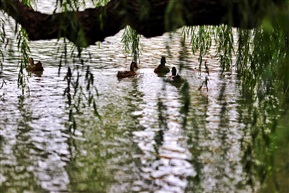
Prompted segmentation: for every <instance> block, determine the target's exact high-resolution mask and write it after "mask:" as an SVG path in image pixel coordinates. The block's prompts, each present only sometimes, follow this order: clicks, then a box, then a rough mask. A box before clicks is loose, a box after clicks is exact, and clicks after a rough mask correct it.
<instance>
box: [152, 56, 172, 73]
mask: <svg viewBox="0 0 289 193" xmlns="http://www.w3.org/2000/svg"><path fill="white" fill-rule="evenodd" d="M165 63H166V58H165V57H164V56H162V58H161V64H160V65H159V66H158V67H156V68H155V70H154V72H155V73H157V74H165V73H168V72H170V69H169V68H168V67H167V66H165Z"/></svg>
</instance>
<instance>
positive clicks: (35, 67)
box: [26, 58, 44, 72]
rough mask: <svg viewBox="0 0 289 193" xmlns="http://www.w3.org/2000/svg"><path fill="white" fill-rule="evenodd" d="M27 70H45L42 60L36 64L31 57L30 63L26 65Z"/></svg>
mask: <svg viewBox="0 0 289 193" xmlns="http://www.w3.org/2000/svg"><path fill="white" fill-rule="evenodd" d="M26 70H27V71H29V72H43V71H44V68H43V66H42V63H41V62H40V61H39V62H37V63H36V64H34V60H33V58H29V65H28V66H27V67H26Z"/></svg>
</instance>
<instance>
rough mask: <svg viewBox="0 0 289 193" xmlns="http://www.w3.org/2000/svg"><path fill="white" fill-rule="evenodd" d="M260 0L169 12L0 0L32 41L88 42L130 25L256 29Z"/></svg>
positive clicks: (125, 3)
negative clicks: (42, 7) (58, 9)
mask: <svg viewBox="0 0 289 193" xmlns="http://www.w3.org/2000/svg"><path fill="white" fill-rule="evenodd" d="M259 1H260V2H263V1H262V0H259ZM259 1H258V0H255V1H252V2H254V3H251V4H249V5H248V4H245V3H243V2H244V1H243V0H240V1H230V0H180V1H179V5H173V6H171V7H172V8H174V10H171V12H169V11H168V9H169V7H170V6H168V5H169V3H170V0H111V1H110V2H109V3H108V4H107V5H106V6H103V7H97V8H93V9H92V8H91V9H86V10H84V11H79V12H67V13H55V14H44V13H40V12H37V11H34V10H32V9H31V8H29V7H28V6H26V5H24V4H23V3H21V2H20V1H19V0H4V2H3V0H2V1H1V0H0V10H3V11H4V12H6V13H7V14H8V15H9V16H11V17H13V18H14V19H15V21H16V22H17V23H19V24H21V25H22V27H23V28H24V29H26V31H27V33H28V36H29V38H30V40H40V39H45V40H49V39H56V38H60V37H66V38H67V39H69V40H70V41H72V42H74V43H75V44H76V45H78V46H81V47H84V46H89V45H92V44H95V42H97V41H103V40H104V38H106V37H108V36H113V35H114V34H116V33H117V32H119V31H120V30H121V29H123V28H124V27H125V26H127V25H130V26H131V27H132V28H134V29H135V30H136V31H137V32H138V33H139V34H142V35H143V36H145V37H154V36H158V35H162V34H163V33H165V32H168V31H173V30H175V29H177V28H179V27H182V26H196V25H221V24H226V25H230V26H233V27H241V28H247V29H248V28H254V27H257V26H258V25H259V23H260V20H261V18H262V17H263V15H264V11H263V10H264V5H262V6H263V7H262V6H261V7H262V8H263V9H261V8H260V5H259V4H258V2H259ZM245 2H247V3H248V1H245ZM250 2H251V1H250ZM260 2H259V3H260ZM270 2H271V3H274V1H270ZM266 3H267V4H268V1H267V2H266ZM266 6H269V5H266ZM100 18H101V19H100ZM176 19H178V20H176ZM81 37H82V38H81ZM83 40H85V41H83ZM84 42H85V43H84Z"/></svg>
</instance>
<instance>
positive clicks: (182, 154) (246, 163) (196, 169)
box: [0, 4, 289, 193]
mask: <svg viewBox="0 0 289 193" xmlns="http://www.w3.org/2000/svg"><path fill="white" fill-rule="evenodd" d="M44 5H45V4H44ZM48 7H49V6H48ZM44 8H45V7H44ZM121 34H122V32H120V33H118V34H116V35H115V36H113V37H109V38H107V39H106V41H104V42H102V43H101V44H100V46H98V45H96V46H91V47H89V48H88V49H87V50H86V51H85V52H84V54H83V57H84V59H85V60H84V64H81V63H80V62H79V61H77V62H75V63H73V61H72V60H71V61H70V60H68V64H67V65H66V66H65V65H64V64H63V67H62V68H61V70H60V72H59V54H58V53H57V46H58V45H57V42H56V41H37V42H31V43H30V46H31V55H32V57H33V58H34V60H35V61H38V60H40V61H42V63H43V66H44V72H43V74H41V76H38V75H35V74H28V73H27V72H26V71H25V72H24V73H25V81H26V84H27V85H26V87H25V88H24V89H23V90H22V89H21V88H19V87H18V86H17V79H18V70H19V67H18V60H17V58H13V57H12V58H9V57H8V56H7V57H6V56H5V61H4V71H3V73H2V75H1V79H3V80H5V82H6V84H4V86H3V88H2V89H0V168H1V170H0V192H3V193H4V192H5V193H6V192H7V193H8V192H9V193H10V192H11V193H12V192H13V193H14V192H25V193H28V192H31V193H32V192H97V193H98V192H118V193H119V192H158V193H161V192H163V193H169V192H172V193H173V192H176V193H179V192H202V193H203V192H208V193H211V192H240V193H241V192H246V193H247V192H273V191H274V190H275V189H276V184H278V186H279V188H280V192H286V191H287V189H286V188H288V184H289V176H288V173H289V169H288V165H289V161H288V147H289V146H288V140H287V139H288V138H287V136H288V132H287V131H288V125H289V124H288V119H287V118H288V115H285V116H284V115H283V116H282V117H281V120H279V118H280V116H278V114H279V113H276V114H268V112H269V110H268V109H266V108H263V107H262V106H263V105H264V104H269V103H270V104H271V106H272V108H269V109H270V110H272V109H275V111H276V112H279V111H280V112H284V111H282V109H279V108H278V107H277V106H276V107H273V106H274V105H278V102H279V101H278V99H277V98H276V97H275V96H274V95H269V96H267V97H266V98H265V99H264V101H252V100H251V99H248V98H245V97H244V94H243V93H242V91H241V87H240V80H239V79H238V78H237V76H236V73H235V72H234V70H232V71H231V72H227V73H224V74H221V68H220V63H219V61H218V58H217V57H216V50H215V48H214V46H213V48H212V49H211V51H210V53H209V54H208V55H207V56H206V57H205V58H203V59H204V60H205V61H206V62H207V64H208V67H209V69H210V73H209V74H207V73H206V72H205V71H206V70H205V69H203V68H202V69H201V70H199V63H198V55H197V54H195V55H193V54H191V53H189V54H188V55H187V56H186V58H185V60H182V61H180V52H181V49H182V46H181V43H180V42H181V41H180V38H181V35H180V33H179V32H178V33H176V34H175V35H173V36H172V37H170V35H169V34H164V35H163V36H160V37H156V38H151V39H145V38H142V39H141V49H142V54H141V55H140V60H139V61H138V63H139V67H140V69H138V70H137V75H136V76H135V77H133V78H124V79H118V78H117V77H116V74H117V72H118V71H119V70H124V69H129V64H130V62H131V60H132V59H131V57H130V55H129V54H126V53H125V52H124V49H123V44H122V43H121ZM168 46H169V47H170V48H169V50H170V53H171V55H170V56H168V53H167V48H168ZM69 48H70V47H69ZM13 49H14V48H13ZM15 49H16V48H15ZM86 53H90V55H88V54H86ZM7 54H8V53H7ZM163 55H164V56H167V66H169V67H170V68H171V67H173V66H175V67H177V68H178V67H179V66H180V64H181V63H182V64H183V65H184V68H182V71H181V72H180V74H181V76H182V77H183V78H184V79H185V80H186V82H187V84H186V83H184V84H181V85H175V84H171V83H170V82H168V81H167V79H168V78H169V75H165V76H158V75H156V74H155V73H154V72H153V70H154V68H155V67H156V66H157V65H158V64H159V62H160V58H161V56H163ZM67 66H70V67H72V68H74V69H78V70H74V73H73V78H74V79H76V77H77V72H79V73H80V85H83V87H82V88H81V89H82V90H81V89H80V90H79V92H78V93H81V92H80V91H82V94H80V95H76V97H75V98H73V99H72V101H71V103H72V105H71V106H69V105H68V104H69V102H70V101H69V99H68V98H67V95H65V94H64V91H65V89H66V88H67V80H65V79H64V77H65V75H66V72H67ZM87 66H89V69H90V72H91V74H93V76H94V84H93V85H94V86H95V88H96V89H97V91H95V92H92V96H93V97H94V98H95V103H96V107H97V108H96V109H97V112H98V114H99V116H98V115H97V114H95V111H94V109H93V107H92V106H89V105H88V104H87V98H86V97H88V96H90V95H89V93H88V91H87V90H86V89H85V78H84V76H85V72H86V69H87ZM206 77H207V78H208V80H209V81H208V89H206V88H205V87H204V88H202V89H199V88H200V86H201V85H202V83H203V81H204V80H205V79H206ZM186 102H189V107H188V108H186V104H187V103H186ZM79 103H80V104H81V105H76V104H79ZM73 105H75V106H77V108H74V107H73ZM267 110H268V112H267ZM280 114H281V113H280ZM276 120H278V123H279V124H278V126H277V129H276V130H278V131H279V132H277V133H276V134H274V137H272V138H271V136H270V132H271V131H270V126H271V125H273V123H274V121H276ZM271 123H272V124H271ZM273 139H274V140H273ZM273 146H274V147H273ZM275 146H276V147H277V146H278V148H277V149H276V148H275ZM276 152H277V153H276ZM272 160H273V161H272ZM274 167H275V168H277V169H276V170H274V171H277V172H274V174H272V173H270V170H271V171H272V168H274ZM287 192H288V191H287Z"/></svg>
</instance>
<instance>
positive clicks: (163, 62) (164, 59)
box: [161, 56, 166, 65]
mask: <svg viewBox="0 0 289 193" xmlns="http://www.w3.org/2000/svg"><path fill="white" fill-rule="evenodd" d="M165 63H166V57H164V56H162V58H161V65H165Z"/></svg>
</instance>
